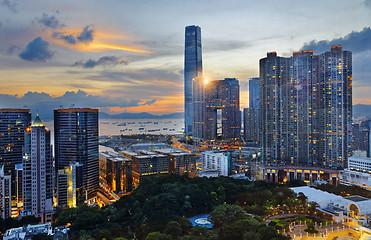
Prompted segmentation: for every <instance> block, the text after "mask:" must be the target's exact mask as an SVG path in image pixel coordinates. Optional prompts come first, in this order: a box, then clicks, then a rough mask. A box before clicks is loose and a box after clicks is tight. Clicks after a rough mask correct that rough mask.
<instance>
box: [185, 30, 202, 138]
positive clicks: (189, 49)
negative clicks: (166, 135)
mask: <svg viewBox="0 0 371 240" xmlns="http://www.w3.org/2000/svg"><path fill="white" fill-rule="evenodd" d="M197 77H202V46H201V28H200V27H199V26H195V25H192V26H187V27H186V28H185V49H184V120H185V121H184V122H185V133H186V135H192V125H193V103H192V102H193V89H192V85H193V79H195V78H197Z"/></svg>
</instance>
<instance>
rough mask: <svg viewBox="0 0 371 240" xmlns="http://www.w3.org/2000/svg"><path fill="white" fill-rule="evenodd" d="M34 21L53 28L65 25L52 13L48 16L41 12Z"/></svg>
mask: <svg viewBox="0 0 371 240" xmlns="http://www.w3.org/2000/svg"><path fill="white" fill-rule="evenodd" d="M35 21H36V23H38V24H40V25H42V26H45V27H49V28H54V29H55V28H60V27H64V26H65V25H64V24H63V23H60V22H59V20H58V19H57V18H56V17H55V16H53V15H51V16H49V15H48V14H46V13H43V15H42V17H41V18H36V19H35Z"/></svg>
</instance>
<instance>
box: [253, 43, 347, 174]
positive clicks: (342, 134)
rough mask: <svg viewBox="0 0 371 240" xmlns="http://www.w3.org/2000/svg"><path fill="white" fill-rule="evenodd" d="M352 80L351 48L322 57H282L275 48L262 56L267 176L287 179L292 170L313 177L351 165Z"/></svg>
mask: <svg viewBox="0 0 371 240" xmlns="http://www.w3.org/2000/svg"><path fill="white" fill-rule="evenodd" d="M351 82H352V58H351V52H349V51H343V50H342V48H341V46H336V47H332V48H331V51H329V52H326V53H323V54H321V55H318V56H316V55H313V52H312V51H300V52H294V54H293V56H292V57H290V58H283V57H278V56H277V54H276V53H275V52H271V53H268V54H267V57H266V58H263V59H261V60H260V91H261V104H260V105H261V114H260V123H261V127H260V140H261V144H262V145H261V146H262V148H263V149H262V157H263V162H264V165H265V166H266V171H265V174H266V179H268V178H273V179H283V181H286V180H287V179H288V178H289V174H290V171H289V168H291V169H293V170H294V173H296V172H297V171H296V169H298V170H302V171H304V170H307V171H309V172H307V173H310V175H311V173H312V170H313V171H318V170H319V169H318V168H323V169H335V170H336V169H337V170H339V169H344V168H345V167H346V165H347V159H348V157H349V155H350V153H351V140H352V138H351V121H352V90H351V89H352V85H351ZM291 166H295V167H294V168H292V167H291ZM306 167H310V168H311V167H313V169H309V168H308V169H304V168H306ZM299 168H302V169H299ZM279 172H280V173H279ZM323 172H326V170H323ZM268 174H269V175H270V177H268ZM315 174H317V173H315ZM326 174H328V175H330V176H331V177H329V179H332V176H333V174H337V176H336V179H338V173H332V172H331V173H330V172H329V171H327V172H326ZM278 175H280V176H282V177H279V176H278ZM319 176H321V174H320V175H319ZM322 176H325V174H324V175H322ZM326 178H327V177H326ZM276 181H277V180H276ZM278 181H280V180H278Z"/></svg>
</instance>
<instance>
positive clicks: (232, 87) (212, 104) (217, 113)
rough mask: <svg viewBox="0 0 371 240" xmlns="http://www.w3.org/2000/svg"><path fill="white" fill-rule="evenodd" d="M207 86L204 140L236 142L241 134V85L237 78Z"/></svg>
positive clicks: (213, 82) (211, 83)
mask: <svg viewBox="0 0 371 240" xmlns="http://www.w3.org/2000/svg"><path fill="white" fill-rule="evenodd" d="M204 86H205V115H204V118H205V120H204V122H205V124H204V129H205V132H204V136H202V137H201V138H204V139H215V140H216V139H222V140H236V139H239V138H240V135H241V134H240V133H241V113H240V85H239V82H238V80H237V79H236V78H225V79H224V80H217V81H210V82H208V83H207V84H205V85H204Z"/></svg>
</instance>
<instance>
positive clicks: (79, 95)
mask: <svg viewBox="0 0 371 240" xmlns="http://www.w3.org/2000/svg"><path fill="white" fill-rule="evenodd" d="M155 101H156V100H149V101H142V100H140V99H131V100H124V99H122V98H110V97H102V96H97V95H90V94H88V93H87V92H85V91H82V90H79V91H77V92H74V91H71V92H70V91H67V92H65V93H64V94H63V95H62V96H60V97H52V96H51V95H49V94H47V93H44V92H41V93H38V92H28V93H26V94H24V95H23V96H21V97H20V96H18V95H9V94H0V108H5V107H27V108H31V109H32V110H33V111H36V110H37V109H38V111H39V113H40V115H41V117H43V118H45V119H52V116H53V109H56V108H59V107H61V106H63V107H70V106H71V105H75V107H92V108H102V107H135V106H143V105H151V104H153V103H154V102H155Z"/></svg>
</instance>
